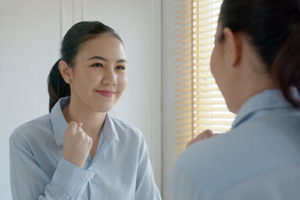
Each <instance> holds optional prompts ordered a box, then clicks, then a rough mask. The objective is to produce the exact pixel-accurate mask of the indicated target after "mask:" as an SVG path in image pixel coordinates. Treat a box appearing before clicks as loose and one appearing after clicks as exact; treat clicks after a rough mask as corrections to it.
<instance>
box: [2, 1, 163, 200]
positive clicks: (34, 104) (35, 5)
mask: <svg viewBox="0 0 300 200" xmlns="http://www.w3.org/2000/svg"><path fill="white" fill-rule="evenodd" d="M82 19H84V20H99V21H102V22H104V23H106V24H108V25H110V26H111V27H113V28H114V29H115V30H116V31H117V32H118V33H119V34H120V35H121V37H122V39H123V40H124V43H125V48H126V52H127V59H128V60H129V65H128V80H129V84H128V88H127V91H125V94H124V96H123V97H122V99H121V101H120V102H119V103H118V105H117V106H116V107H115V108H114V109H113V111H112V114H113V115H114V116H116V117H118V118H120V119H123V120H125V121H127V122H129V123H132V124H135V125H136V126H138V127H139V128H140V130H141V131H142V132H143V133H144V135H145V138H146V142H147V144H148V147H149V151H150V156H151V160H152V164H153V167H154V172H155V178H156V180H157V183H158V186H159V187H160V186H161V184H160V183H161V138H160V137H161V44H160V40H161V26H160V25H161V0H111V1H107V0H89V1H84V0H64V1H53V0H47V1H39V0H9V1H8V0H0V29H1V31H0V61H1V62H0V97H1V98H0V124H1V130H2V131H1V134H0V152H1V153H0V154H1V165H0V177H1V180H0V193H1V199H6V200H10V199H11V195H10V182H9V147H8V140H9V136H10V134H11V133H12V131H13V129H14V128H16V127H17V126H18V125H20V124H22V123H24V122H26V121H28V120H31V119H33V118H36V117H38V116H40V115H43V114H46V113H47V112H48V94H47V84H46V80H47V76H48V73H49V70H50V69H51V67H52V65H53V64H54V62H55V61H56V60H57V59H58V56H59V45H60V40H61V36H62V34H63V33H65V31H66V30H67V29H68V28H69V27H70V26H71V25H72V24H73V23H74V22H77V21H81V20H82Z"/></svg>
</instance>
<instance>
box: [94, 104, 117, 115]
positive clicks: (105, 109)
mask: <svg viewBox="0 0 300 200" xmlns="http://www.w3.org/2000/svg"><path fill="white" fill-rule="evenodd" d="M112 107H113V106H112V105H104V106H103V105H101V106H97V107H96V108H94V109H93V110H95V111H96V112H99V113H107V112H108V111H110V110H111V109H112Z"/></svg>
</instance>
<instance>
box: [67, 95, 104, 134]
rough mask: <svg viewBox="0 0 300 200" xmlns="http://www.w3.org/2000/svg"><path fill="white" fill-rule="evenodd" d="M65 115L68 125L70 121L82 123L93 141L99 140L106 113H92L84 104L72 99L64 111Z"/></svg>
mask: <svg viewBox="0 0 300 200" xmlns="http://www.w3.org/2000/svg"><path fill="white" fill-rule="evenodd" d="M63 115H64V117H65V119H66V121H67V122H68V123H69V122H70V121H76V122H82V123H83V126H82V129H83V130H84V131H85V132H86V133H87V134H88V135H89V136H90V137H91V138H93V140H97V139H98V138H99V137H100V132H101V129H102V127H103V124H104V120H105V117H106V113H100V112H94V111H91V110H89V109H87V108H86V107H85V106H84V105H82V103H79V102H77V101H76V99H74V98H73V99H72V98H71V100H70V104H69V105H68V106H66V107H65V108H64V109H63Z"/></svg>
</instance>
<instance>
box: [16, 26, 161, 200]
mask: <svg viewBox="0 0 300 200" xmlns="http://www.w3.org/2000/svg"><path fill="white" fill-rule="evenodd" d="M126 67H127V64H126V56H125V52H124V46H123V43H122V40H121V38H120V37H119V36H118V35H117V33H116V32H115V31H114V30H113V29H111V28H110V27H108V26H106V25H104V24H102V23H100V22H96V21H95V22H80V23H77V24H75V25H74V26H73V27H71V29H70V30H69V31H68V32H67V33H66V35H65V37H64V39H63V42H62V47H61V59H59V61H57V63H56V64H55V65H54V66H53V68H52V70H51V72H50V74H49V77H48V90H49V95H50V105H49V110H50V113H49V114H47V115H45V116H42V117H40V118H38V119H35V120H33V121H30V122H28V123H26V124H24V125H22V126H20V127H18V128H17V129H16V130H15V131H14V133H13V134H12V136H11V138H10V161H11V163H10V166H11V188H12V196H13V199H16V200H22V199H24V200H29V199H30V200H31V199H45V200H46V199H47V200H50V199H51V200H52V199H53V200H54V199H55V200H59V199H64V200H66V199H69V200H71V199H72V200H73V199H74V200H75V199H76V200H77V199H78V200H79V199H82V200H86V199H99V200H104V199H108V200H112V199H128V200H129V199H130V200H132V199H149V200H152V199H161V197H160V194H159V191H158V189H157V186H156V184H155V181H154V178H153V172H152V167H151V163H150V161H149V156H148V150H147V147H146V144H145V141H144V138H143V135H142V133H141V132H140V131H139V130H138V129H137V128H135V127H134V126H132V125H129V124H127V123H124V122H122V121H119V120H117V119H114V118H111V117H110V116H109V115H108V114H107V112H108V111H109V110H110V109H111V108H112V107H113V106H114V105H115V104H116V102H117V101H118V99H119V98H120V96H121V95H122V93H123V91H124V89H125V87H126V83H127V79H126V73H125V71H126Z"/></svg>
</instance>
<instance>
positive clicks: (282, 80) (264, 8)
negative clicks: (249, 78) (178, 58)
mask: <svg viewBox="0 0 300 200" xmlns="http://www.w3.org/2000/svg"><path fill="white" fill-rule="evenodd" d="M219 19H220V23H221V26H222V28H225V27H228V28H230V29H231V30H232V31H233V32H243V33H245V34H246V35H247V36H248V37H249V38H250V42H251V44H252V45H253V46H254V47H255V49H256V51H257V53H258V54H259V55H260V57H261V58H262V60H263V61H264V62H265V63H266V66H267V68H266V71H267V72H268V73H270V74H271V75H272V78H273V81H274V83H276V84H277V85H278V87H279V88H280V89H281V91H282V93H283V95H284V97H285V98H286V99H287V100H288V101H289V102H291V103H292V105H293V106H295V107H299V106H300V102H299V101H298V100H297V99H295V98H294V97H293V94H292V91H291V86H295V87H296V88H297V90H298V92H299V93H300V54H299V53H300V1H299V0H224V1H223V4H222V7H221V12H220V18H219ZM220 39H221V40H222V39H224V35H223V36H222V37H221V38H220Z"/></svg>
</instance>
